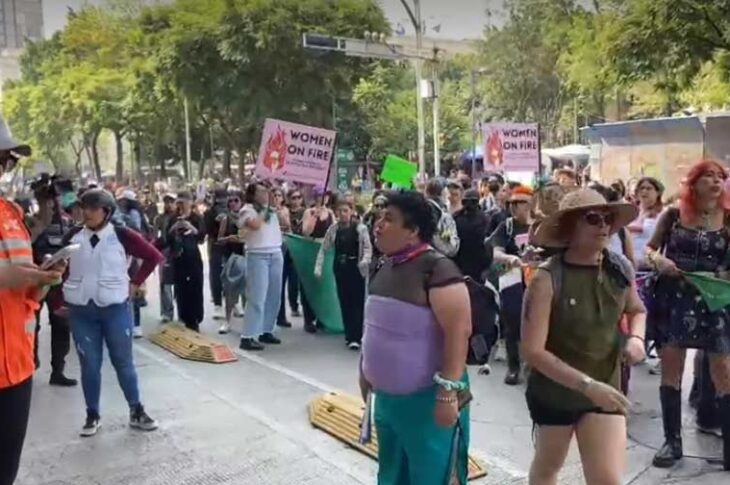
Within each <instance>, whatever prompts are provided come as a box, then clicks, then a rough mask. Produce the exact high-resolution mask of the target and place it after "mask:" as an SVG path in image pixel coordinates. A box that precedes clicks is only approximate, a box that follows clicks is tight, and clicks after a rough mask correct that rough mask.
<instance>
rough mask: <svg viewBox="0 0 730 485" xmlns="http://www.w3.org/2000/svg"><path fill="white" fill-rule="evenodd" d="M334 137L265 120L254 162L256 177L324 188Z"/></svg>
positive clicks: (331, 134) (333, 134) (326, 131)
mask: <svg viewBox="0 0 730 485" xmlns="http://www.w3.org/2000/svg"><path fill="white" fill-rule="evenodd" d="M336 135H337V133H336V132H334V131H330V130H324V129H322V128H314V127H312V126H306V125H298V124H296V123H289V122H287V121H279V120H272V119H267V120H266V124H265V125H264V133H263V135H262V137H261V147H260V148H259V156H258V160H257V161H256V170H255V173H256V176H257V177H260V178H264V179H277V180H287V181H290V182H298V183H302V184H310V185H320V186H322V185H325V184H326V183H327V173H328V171H329V166H330V162H331V160H332V154H333V152H334V150H335V138H336Z"/></svg>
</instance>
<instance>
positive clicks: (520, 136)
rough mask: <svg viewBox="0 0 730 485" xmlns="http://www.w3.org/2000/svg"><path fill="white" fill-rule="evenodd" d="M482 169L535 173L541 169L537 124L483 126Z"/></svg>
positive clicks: (491, 124) (493, 124) (489, 124)
mask: <svg viewBox="0 0 730 485" xmlns="http://www.w3.org/2000/svg"><path fill="white" fill-rule="evenodd" d="M484 142H485V145H486V146H485V149H484V170H485V171H488V170H501V171H505V172H537V171H538V170H539V169H540V130H539V127H538V125H537V123H488V124H486V125H484Z"/></svg>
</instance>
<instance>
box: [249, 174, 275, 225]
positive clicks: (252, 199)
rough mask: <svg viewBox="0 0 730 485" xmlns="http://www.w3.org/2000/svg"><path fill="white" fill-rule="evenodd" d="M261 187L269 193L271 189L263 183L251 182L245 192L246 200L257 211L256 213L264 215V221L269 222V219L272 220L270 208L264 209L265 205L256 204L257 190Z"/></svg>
mask: <svg viewBox="0 0 730 485" xmlns="http://www.w3.org/2000/svg"><path fill="white" fill-rule="evenodd" d="M259 186H261V187H263V188H264V189H266V190H267V191H268V190H269V187H268V186H266V185H265V184H263V183H261V182H251V183H250V184H248V185H247V186H246V191H245V192H244V198H245V201H246V203H247V204H251V205H252V206H253V207H254V209H256V212H258V213H259V214H263V215H264V221H265V222H269V219H270V218H271V211H270V210H269V208H268V206H267V207H264V206H263V205H261V204H259V203H258V202H256V189H257V188H258V187H259Z"/></svg>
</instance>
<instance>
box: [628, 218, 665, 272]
mask: <svg viewBox="0 0 730 485" xmlns="http://www.w3.org/2000/svg"><path fill="white" fill-rule="evenodd" d="M658 220H659V217H644V218H643V219H641V220H640V221H636V222H640V223H641V232H633V233H632V236H633V237H634V254H635V257H636V262H637V263H638V265H639V267H642V266H644V265H645V264H646V261H644V258H646V245H647V244H648V243H649V240H650V239H651V237H652V236H653V235H654V229H656V224H657V221H658ZM636 222H635V223H634V224H632V226H633V225H638V224H636Z"/></svg>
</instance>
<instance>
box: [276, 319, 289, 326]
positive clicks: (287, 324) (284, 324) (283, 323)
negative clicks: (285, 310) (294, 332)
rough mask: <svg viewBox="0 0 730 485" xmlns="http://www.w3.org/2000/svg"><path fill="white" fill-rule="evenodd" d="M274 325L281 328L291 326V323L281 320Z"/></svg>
mask: <svg viewBox="0 0 730 485" xmlns="http://www.w3.org/2000/svg"><path fill="white" fill-rule="evenodd" d="M276 326H277V327H281V328H291V323H289V322H287V321H286V320H284V321H281V322H276Z"/></svg>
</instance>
